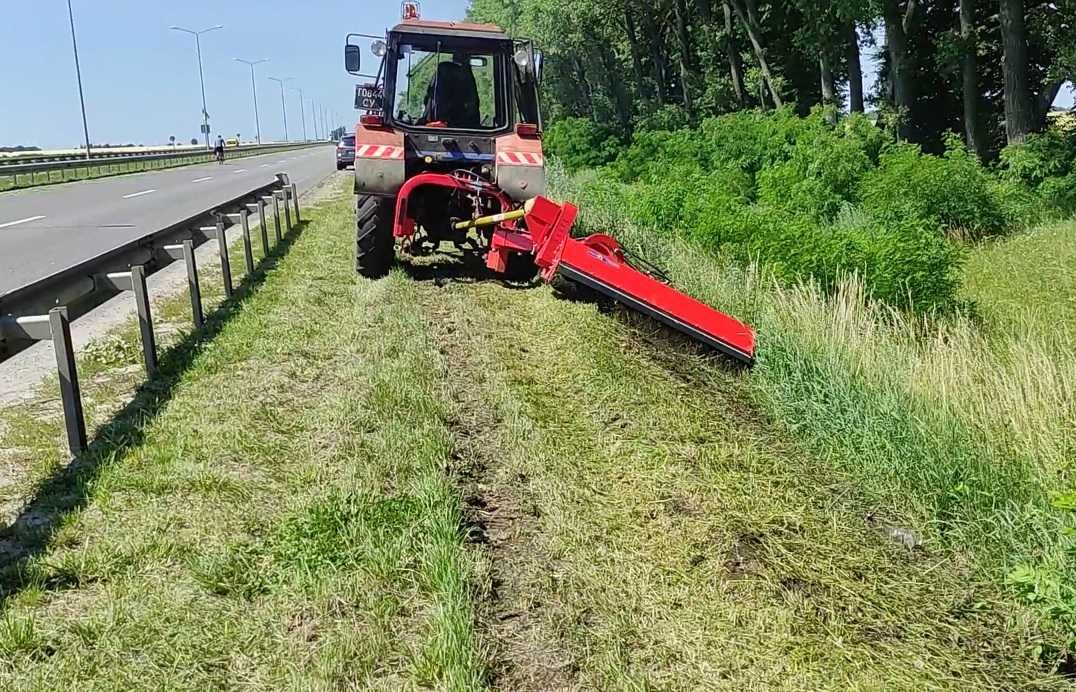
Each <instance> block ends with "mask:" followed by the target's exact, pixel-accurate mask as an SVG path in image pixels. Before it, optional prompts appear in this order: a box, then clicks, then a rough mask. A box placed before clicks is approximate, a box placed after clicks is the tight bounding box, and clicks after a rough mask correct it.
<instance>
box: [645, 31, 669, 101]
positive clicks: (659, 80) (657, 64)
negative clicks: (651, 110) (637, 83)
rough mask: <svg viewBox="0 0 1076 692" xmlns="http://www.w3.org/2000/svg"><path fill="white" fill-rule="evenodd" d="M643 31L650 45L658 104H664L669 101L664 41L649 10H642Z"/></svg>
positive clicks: (651, 64)
mask: <svg viewBox="0 0 1076 692" xmlns="http://www.w3.org/2000/svg"><path fill="white" fill-rule="evenodd" d="M642 17H643V31H644V32H645V35H646V36H647V37H648V40H647V43H648V44H649V45H650V67H651V69H652V70H653V72H654V86H655V88H656V89H657V99H658V105H659V106H664V105H665V104H666V103H668V102H669V95H668V92H667V91H666V82H665V75H666V74H667V72H668V69H667V64H666V61H665V54H664V53H663V52H662V44H663V43H664V34H663V32H662V31H661V29H659V28H658V26H657V23H656V22H654V16H653V13H651V12H643V15H642Z"/></svg>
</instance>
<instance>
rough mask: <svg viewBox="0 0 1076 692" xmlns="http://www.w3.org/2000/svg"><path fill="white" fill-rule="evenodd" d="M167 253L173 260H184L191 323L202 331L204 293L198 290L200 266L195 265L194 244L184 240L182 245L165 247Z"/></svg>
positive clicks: (203, 322)
mask: <svg viewBox="0 0 1076 692" xmlns="http://www.w3.org/2000/svg"><path fill="white" fill-rule="evenodd" d="M164 250H165V252H167V253H168V255H169V256H170V257H172V259H182V260H183V264H185V265H186V266H187V288H188V289H189V290H190V293H191V321H192V322H194V327H195V329H201V328H202V325H204V324H205V318H204V316H203V315H202V292H201V290H200V289H199V288H198V265H197V264H195V263H194V242H193V241H191V240H184V241H183V244H182V245H165V246H164Z"/></svg>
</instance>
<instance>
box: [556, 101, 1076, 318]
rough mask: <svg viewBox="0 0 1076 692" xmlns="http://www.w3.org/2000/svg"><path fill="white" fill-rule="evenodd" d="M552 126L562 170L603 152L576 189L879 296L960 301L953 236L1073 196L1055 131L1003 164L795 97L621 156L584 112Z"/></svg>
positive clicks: (778, 271)
mask: <svg viewBox="0 0 1076 692" xmlns="http://www.w3.org/2000/svg"><path fill="white" fill-rule="evenodd" d="M552 131H553V132H555V136H554V137H551V138H550V139H549V141H548V142H547V145H548V147H549V150H550V152H551V153H552V154H554V155H555V156H559V157H561V158H562V159H563V160H564V162H565V163H566V165H567V167H568V168H570V169H575V168H583V167H594V166H597V165H600V164H602V163H603V162H606V161H609V163H608V165H606V166H604V167H603V168H602V170H601V173H600V175H599V176H597V177H596V178H594V179H592V180H591V181H590V182H589V183H588V184H587V185H585V186H584V187H583V189H582V192H581V195H582V197H583V199H580V200H579V201H580V202H581V204H582V205H584V206H585V205H586V204H587V203H588V199H587V197H588V196H589V197H591V198H593V201H594V202H595V203H597V202H598V197H600V198H601V202H600V203H601V204H604V205H608V204H609V200H608V196H609V195H611V194H612V195H619V196H620V199H618V200H615V201H614V202H613V203H614V204H615V205H616V206H617V207H618V208H621V209H624V210H627V212H628V214H629V215H630V216H631V218H632V219H633V220H634V221H636V222H637V223H639V224H641V225H644V226H648V227H652V228H654V229H657V230H658V231H659V232H673V233H677V234H678V235H683V236H686V237H688V238H689V239H691V240H692V241H694V242H696V243H697V244H699V245H701V246H703V247H705V248H708V249H710V250H713V251H716V252H722V253H724V254H726V255H732V256H734V257H738V258H740V259H741V260H743V261H747V262H752V261H758V262H761V263H762V264H764V265H765V266H767V267H768V268H769V269H770V270H771V271H772V272H773V273H774V274H775V275H776V276H778V277H779V278H782V279H785V280H788V281H796V280H802V279H810V280H814V281H816V282H818V283H819V284H821V285H822V286H823V287H832V286H835V285H836V284H837V283H839V282H840V281H841V280H842V279H843V278H844V277H845V276H847V275H850V274H858V275H860V276H862V277H863V279H864V281H865V284H866V286H867V288H868V291H869V292H870V294H871V295H872V296H874V297H875V298H878V299H880V300H884V301H886V302H889V303H891V304H894V305H897V306H900V307H912V308H915V309H919V310H935V309H940V310H946V309H949V308H952V307H953V306H954V305H955V303H956V301H957V289H958V275H959V269H960V265H961V262H962V258H963V255H964V249H963V248H962V246H961V244H960V243H959V242H957V241H959V240H962V239H963V240H977V239H981V238H984V237H988V236H994V235H999V234H1003V233H1006V232H1009V231H1011V230H1014V229H1016V228H1020V227H1023V226H1026V225H1027V224H1030V223H1033V222H1034V221H1036V220H1038V219H1039V218H1041V217H1042V215H1043V214H1044V212H1046V211H1047V210H1049V209H1050V208H1051V206H1057V205H1058V200H1062V201H1063V200H1066V199H1068V200H1071V199H1073V198H1076V187H1073V186H1072V181H1073V179H1076V173H1074V170H1076V169H1074V167H1073V166H1074V160H1076V156H1074V155H1073V152H1074V151H1076V146H1074V145H1073V143H1072V142H1071V141H1069V139H1066V138H1067V137H1070V135H1067V134H1065V133H1058V132H1054V131H1051V132H1050V133H1049V134H1047V135H1043V136H1041V137H1032V138H1031V139H1030V140H1029V141H1028V142H1027V143H1026V144H1023V145H1018V146H1014V147H1010V148H1008V149H1006V150H1005V152H1004V161H1005V164H1004V165H1003V166H1001V167H1000V168H999V170H992V169H988V168H986V167H984V166H983V165H982V164H981V163H980V162H979V160H978V159H977V158H976V157H975V156H974V155H973V154H971V153H970V152H969V151H968V150H967V148H966V147H965V146H964V145H963V143H962V142H961V141H960V140H959V139H958V138H956V137H950V138H949V141H948V148H947V150H946V151H945V152H944V154H942V155H933V154H926V153H923V152H922V151H921V150H920V148H919V147H918V146H916V145H913V144H908V143H902V142H898V141H895V140H894V139H893V138H892V137H891V136H889V135H887V134H886V133H885V132H884V131H883V130H880V129H879V128H877V127H875V126H873V125H872V124H871V123H870V122H868V121H867V119H866V118H865V117H864V116H860V115H852V116H850V117H846V118H843V119H841V120H840V121H839V122H838V123H837V124H831V123H830V122H829V121H828V120H827V118H826V117H825V116H824V114H823V113H821V112H816V113H814V114H812V115H810V116H808V117H806V118H801V117H798V116H797V115H795V113H794V112H792V110H791V109H790V108H785V109H781V110H779V111H776V112H771V113H762V112H759V111H741V112H738V113H733V114H729V115H724V116H718V117H714V118H708V119H706V120H704V121H702V122H701V123H700V124H699V126H698V127H696V128H683V129H679V130H675V131H668V130H655V131H640V132H638V133H637V134H636V135H635V137H634V140H633V142H632V143H631V145H629V146H627V147H624V148H623V149H622V150H620V152H619V155H617V156H616V158H615V159H613V158H612V156H613V154H614V153H615V152H616V150H615V148H614V147H613V146H612V145H611V143H610V140H609V139H608V133H605V132H602V131H600V130H598V129H596V128H595V127H594V126H593V124H592V123H590V122H589V121H587V120H585V119H566V120H562V121H560V122H559V123H557V124H556V125H555V126H554V128H552ZM595 142H596V143H597V144H595V145H593V146H591V147H590V148H587V146H588V143H595ZM1059 143H1063V144H1064V146H1060V145H1059Z"/></svg>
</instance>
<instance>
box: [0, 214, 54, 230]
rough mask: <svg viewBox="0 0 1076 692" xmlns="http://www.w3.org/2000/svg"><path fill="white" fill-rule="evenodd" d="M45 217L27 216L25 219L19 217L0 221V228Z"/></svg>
mask: <svg viewBox="0 0 1076 692" xmlns="http://www.w3.org/2000/svg"><path fill="white" fill-rule="evenodd" d="M43 218H45V217H44V216H28V217H26V218H25V219H19V220H18V221H8V222H7V223H0V228H8V227H10V226H18V225H19V224H20V223H30V222H31V221H40V220H41V219H43Z"/></svg>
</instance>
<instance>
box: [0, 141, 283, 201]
mask: <svg viewBox="0 0 1076 692" xmlns="http://www.w3.org/2000/svg"><path fill="white" fill-rule="evenodd" d="M290 148H293V147H290ZM286 149H288V148H285V147H281V148H280V149H262V150H259V151H246V152H243V151H238V152H236V151H232V152H229V154H228V159H229V160H231V159H236V158H246V157H248V156H259V155H261V154H267V153H275V152H279V151H284V150H286ZM212 161H213V154H212V153H206V152H196V153H192V154H191V155H190V156H179V157H176V158H173V159H161V160H156V161H140V162H133V161H124V160H122V159H120V160H118V161H93V160H91V161H89V162H88V163H87V165H85V166H78V167H75V168H63V169H60V170H55V171H51V170H49V171H35V172H32V173H18V174H15V173H12V172H10V171H4V168H3V166H2V165H0V192H3V191H6V190H21V189H23V188H28V187H38V186H40V185H51V184H55V183H66V182H73V181H78V180H91V179H94V178H105V177H109V176H114V175H127V174H129V173H140V172H142V171H150V170H162V169H165V168H178V167H181V166H193V165H197V164H203V163H210V162H212Z"/></svg>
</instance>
